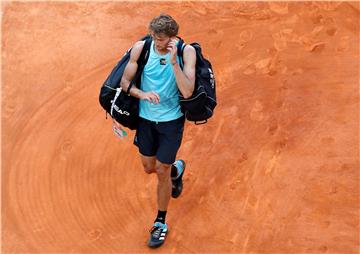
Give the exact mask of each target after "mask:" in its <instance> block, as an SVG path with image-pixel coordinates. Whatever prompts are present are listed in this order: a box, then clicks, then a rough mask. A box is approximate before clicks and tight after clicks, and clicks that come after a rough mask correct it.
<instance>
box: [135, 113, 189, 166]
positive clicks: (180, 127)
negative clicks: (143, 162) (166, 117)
mask: <svg viewBox="0 0 360 254" xmlns="http://www.w3.org/2000/svg"><path fill="white" fill-rule="evenodd" d="M184 123H185V117H184V116H182V117H180V118H178V119H176V120H172V121H168V122H153V121H149V120H146V119H143V118H140V123H139V127H138V129H137V130H136V134H135V138H134V144H135V145H136V146H137V147H139V152H140V153H141V154H142V155H145V156H156V159H157V160H158V161H160V162H161V163H165V164H172V163H174V161H175V159H176V154H177V151H178V150H179V148H180V145H181V141H182V136H183V132H184Z"/></svg>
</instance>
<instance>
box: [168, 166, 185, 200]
mask: <svg viewBox="0 0 360 254" xmlns="http://www.w3.org/2000/svg"><path fill="white" fill-rule="evenodd" d="M179 161H181V162H182V164H183V167H184V168H183V171H182V173H181V175H179V176H178V177H176V178H172V179H171V182H172V191H171V196H172V197H173V198H178V197H179V196H180V195H181V192H182V190H183V180H182V177H183V175H184V172H185V168H186V164H185V161H183V160H179ZM173 167H175V165H174V164H173V165H171V169H173ZM175 168H176V167H175Z"/></svg>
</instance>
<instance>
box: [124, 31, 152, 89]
mask: <svg viewBox="0 0 360 254" xmlns="http://www.w3.org/2000/svg"><path fill="white" fill-rule="evenodd" d="M142 40H145V43H144V47H143V49H142V51H141V54H140V56H139V59H138V69H137V71H136V74H135V77H134V78H133V79H132V81H131V82H130V84H129V87H128V89H127V90H126V93H127V94H128V95H130V94H129V91H130V89H131V87H132V86H133V85H134V83H135V82H136V81H137V80H138V78H139V77H140V75H141V73H142V72H143V70H144V67H145V65H146V63H147V61H148V59H149V55H150V46H151V42H152V38H151V36H150V35H146V36H145V37H143V38H142Z"/></svg>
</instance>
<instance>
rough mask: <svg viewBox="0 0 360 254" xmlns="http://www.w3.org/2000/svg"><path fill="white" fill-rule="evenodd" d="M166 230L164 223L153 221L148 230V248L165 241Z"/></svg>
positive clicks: (157, 245) (155, 246)
mask: <svg viewBox="0 0 360 254" xmlns="http://www.w3.org/2000/svg"><path fill="white" fill-rule="evenodd" d="M167 232H168V228H167V225H166V224H163V223H161V222H155V223H154V226H153V227H152V228H151V230H150V239H149V242H148V246H149V247H150V248H157V247H160V246H161V245H162V244H163V243H164V242H165V239H166V234H167Z"/></svg>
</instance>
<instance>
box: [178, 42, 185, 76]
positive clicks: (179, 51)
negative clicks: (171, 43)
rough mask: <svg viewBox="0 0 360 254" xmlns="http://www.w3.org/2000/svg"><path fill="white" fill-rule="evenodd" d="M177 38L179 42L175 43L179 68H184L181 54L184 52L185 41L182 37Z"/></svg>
mask: <svg viewBox="0 0 360 254" xmlns="http://www.w3.org/2000/svg"><path fill="white" fill-rule="evenodd" d="M178 38H179V42H178V44H177V55H178V57H179V60H180V63H179V64H180V68H181V69H184V59H183V54H184V48H185V46H186V44H185V42H184V40H183V39H181V38H180V37H178Z"/></svg>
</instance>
